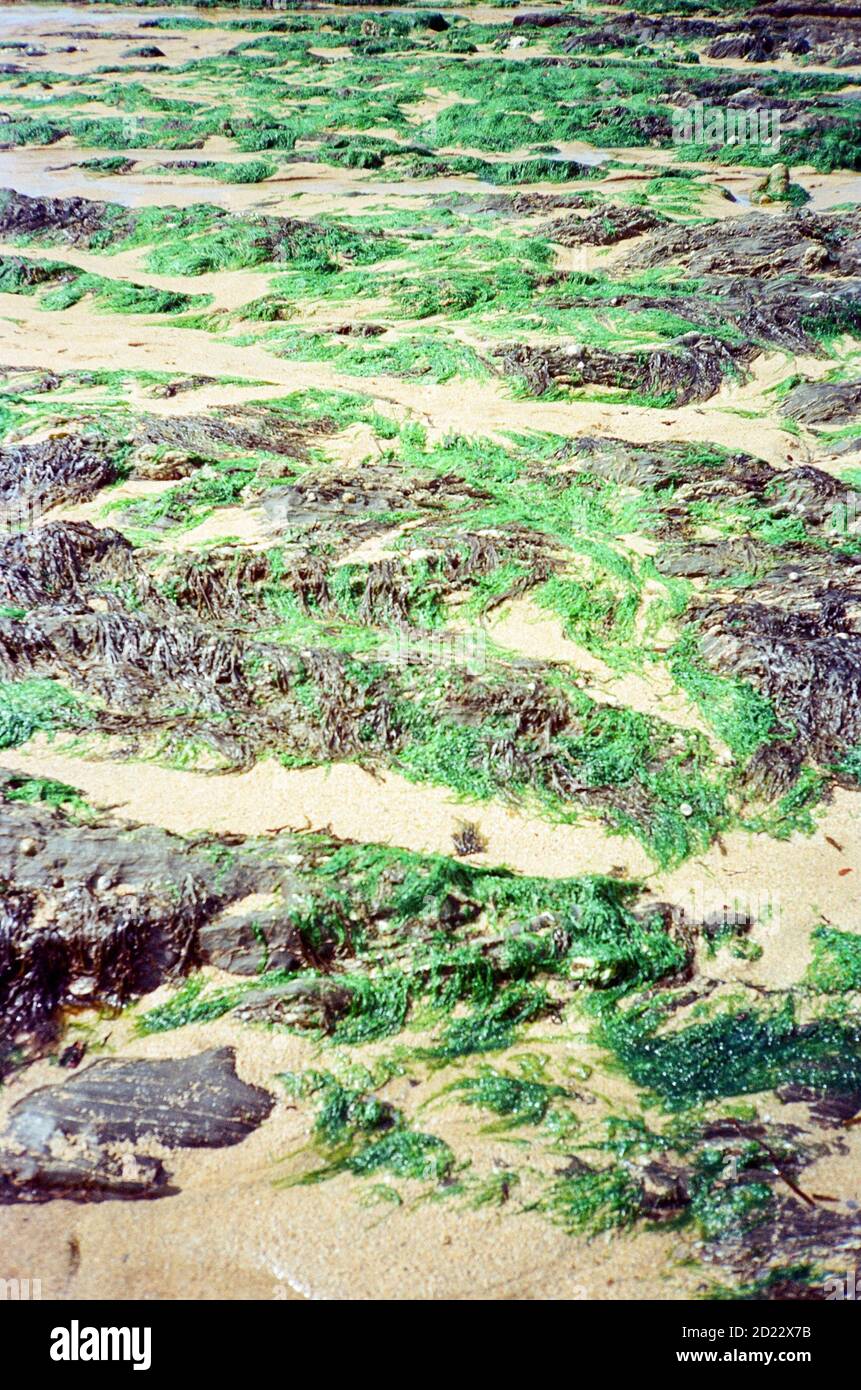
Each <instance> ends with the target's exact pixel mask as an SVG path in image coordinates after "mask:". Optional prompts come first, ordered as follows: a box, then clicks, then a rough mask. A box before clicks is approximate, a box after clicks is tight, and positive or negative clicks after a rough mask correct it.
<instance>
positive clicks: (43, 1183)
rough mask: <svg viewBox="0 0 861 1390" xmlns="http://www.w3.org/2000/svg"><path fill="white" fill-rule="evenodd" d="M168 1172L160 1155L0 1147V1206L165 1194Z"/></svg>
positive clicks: (126, 1198) (166, 1193) (168, 1189)
mask: <svg viewBox="0 0 861 1390" xmlns="http://www.w3.org/2000/svg"><path fill="white" fill-rule="evenodd" d="M167 1183H168V1174H167V1171H166V1169H165V1166H164V1164H163V1163H162V1162H161V1160H160V1159H157V1158H149V1157H147V1156H146V1155H143V1154H134V1155H131V1154H123V1155H122V1157H114V1156H110V1155H93V1154H90V1153H87V1152H81V1153H71V1154H69V1155H68V1156H64V1157H62V1158H58V1157H55V1156H53V1155H51V1154H44V1153H40V1154H32V1153H14V1152H7V1151H6V1150H4V1149H2V1148H0V1206H2V1205H4V1204H9V1203H11V1202H50V1201H54V1200H56V1199H57V1198H62V1199H63V1200H64V1201H88V1202H93V1201H105V1200H106V1199H108V1198H115V1199H119V1200H125V1201H127V1200H129V1199H130V1198H135V1197H138V1198H139V1197H167V1196H170V1195H171V1193H172V1191H173V1189H171V1188H170V1187H168V1185H167Z"/></svg>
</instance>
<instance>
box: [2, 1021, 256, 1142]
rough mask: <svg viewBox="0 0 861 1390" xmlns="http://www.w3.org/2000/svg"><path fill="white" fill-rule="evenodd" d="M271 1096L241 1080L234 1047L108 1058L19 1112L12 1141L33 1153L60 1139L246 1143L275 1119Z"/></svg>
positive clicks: (29, 1099)
mask: <svg viewBox="0 0 861 1390" xmlns="http://www.w3.org/2000/svg"><path fill="white" fill-rule="evenodd" d="M273 1104H274V1102H273V1099H272V1097H271V1096H270V1094H269V1092H268V1091H265V1090H263V1089H262V1088H261V1087H259V1086H249V1085H247V1084H246V1083H245V1082H244V1081H242V1080H241V1079H240V1078H239V1077H238V1076H237V1075H236V1066H235V1053H234V1051H233V1048H231V1047H217V1048H212V1049H211V1050H210V1051H208V1052H201V1053H199V1054H198V1055H197V1056H196V1057H182V1058H175V1059H173V1058H172V1059H169V1060H168V1061H163V1062H153V1061H130V1062H126V1061H115V1060H113V1059H110V1058H108V1059H105V1060H103V1061H98V1062H94V1063H93V1065H92V1066H91V1067H87V1069H86V1070H85V1071H82V1072H80V1073H78V1075H77V1076H74V1077H72V1078H71V1079H70V1080H69V1081H67V1082H65V1083H64V1084H63V1085H62V1086H45V1087H42V1089H40V1090H38V1091H34V1092H33V1093H32V1094H31V1095H29V1096H25V1098H24V1099H23V1100H21V1101H19V1102H18V1104H17V1105H15V1106H13V1108H12V1110H11V1112H10V1117H9V1126H8V1129H7V1132H6V1136H5V1137H6V1138H7V1139H11V1140H12V1141H13V1142H15V1143H18V1144H22V1145H23V1146H24V1147H25V1148H26V1149H27V1150H28V1151H29V1152H30V1153H45V1152H47V1150H48V1148H49V1146H51V1145H52V1143H55V1142H56V1141H57V1140H61V1139H71V1138H75V1137H78V1138H80V1139H82V1140H86V1141H88V1142H92V1143H95V1144H99V1145H111V1144H122V1143H132V1144H136V1143H138V1142H139V1141H141V1140H143V1139H145V1138H149V1139H154V1140H156V1141H158V1142H159V1143H160V1144H163V1145H164V1146H165V1147H166V1148H169V1149H179V1148H222V1147H226V1146H228V1145H231V1144H239V1143H241V1141H242V1140H243V1139H244V1138H245V1137H246V1136H247V1135H248V1134H250V1133H251V1132H252V1130H255V1129H256V1128H257V1127H258V1125H260V1124H261V1123H262V1122H263V1120H265V1119H266V1117H267V1116H268V1115H269V1114H270V1112H271V1110H272V1106H273Z"/></svg>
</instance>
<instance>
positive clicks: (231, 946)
mask: <svg viewBox="0 0 861 1390" xmlns="http://www.w3.org/2000/svg"><path fill="white" fill-rule="evenodd" d="M282 891H283V890H282ZM199 949H200V958H201V960H202V961H203V962H205V963H206V964H207V965H215V966H218V968H219V969H220V970H229V971H230V972H231V973H232V974H234V975H259V974H260V973H261V971H263V970H297V969H300V968H301V967H302V966H303V965H306V964H308V963H309V962H308V960H307V952H306V950H305V948H304V945H303V942H302V936H301V933H300V932H299V930H298V929H297V927H296V926H295V925H294V924H293V923H292V922H291V921H290V920H289V918H288V917H286V916H285V913H284V912H283V911H281V912H276V911H267V912H256V913H248V914H242V915H238V914H237V915H233V916H222V917H219V918H217V919H216V920H215V921H212V922H208V923H206V924H205V925H204V926H203V927H202V928H201V930H200V936H199Z"/></svg>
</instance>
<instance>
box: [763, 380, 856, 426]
mask: <svg viewBox="0 0 861 1390" xmlns="http://www.w3.org/2000/svg"><path fill="white" fill-rule="evenodd" d="M781 410H782V413H783V414H784V415H785V416H786V417H787V418H788V419H790V420H798V421H799V422H800V423H801V424H804V425H826V424H831V423H839V422H840V421H844V420H853V419H856V418H857V417H858V416H859V415H861V379H859V380H857V381H841V382H828V381H804V382H801V384H800V385H798V386H796V387H794V388H793V390H792V391H790V392H789V394H788V395H787V396H785V397H784V400H783V403H782V406H781Z"/></svg>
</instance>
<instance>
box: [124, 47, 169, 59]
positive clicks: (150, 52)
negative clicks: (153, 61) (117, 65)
mask: <svg viewBox="0 0 861 1390" xmlns="http://www.w3.org/2000/svg"><path fill="white" fill-rule="evenodd" d="M164 56H165V54H164V50H163V49H161V48H158V47H157V46H156V45H155V44H154V43H143V44H141V45H140V46H139V47H138V48H126V49H124V50H123V52H122V53H121V54H120V57H121V58H163V57H164Z"/></svg>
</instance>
